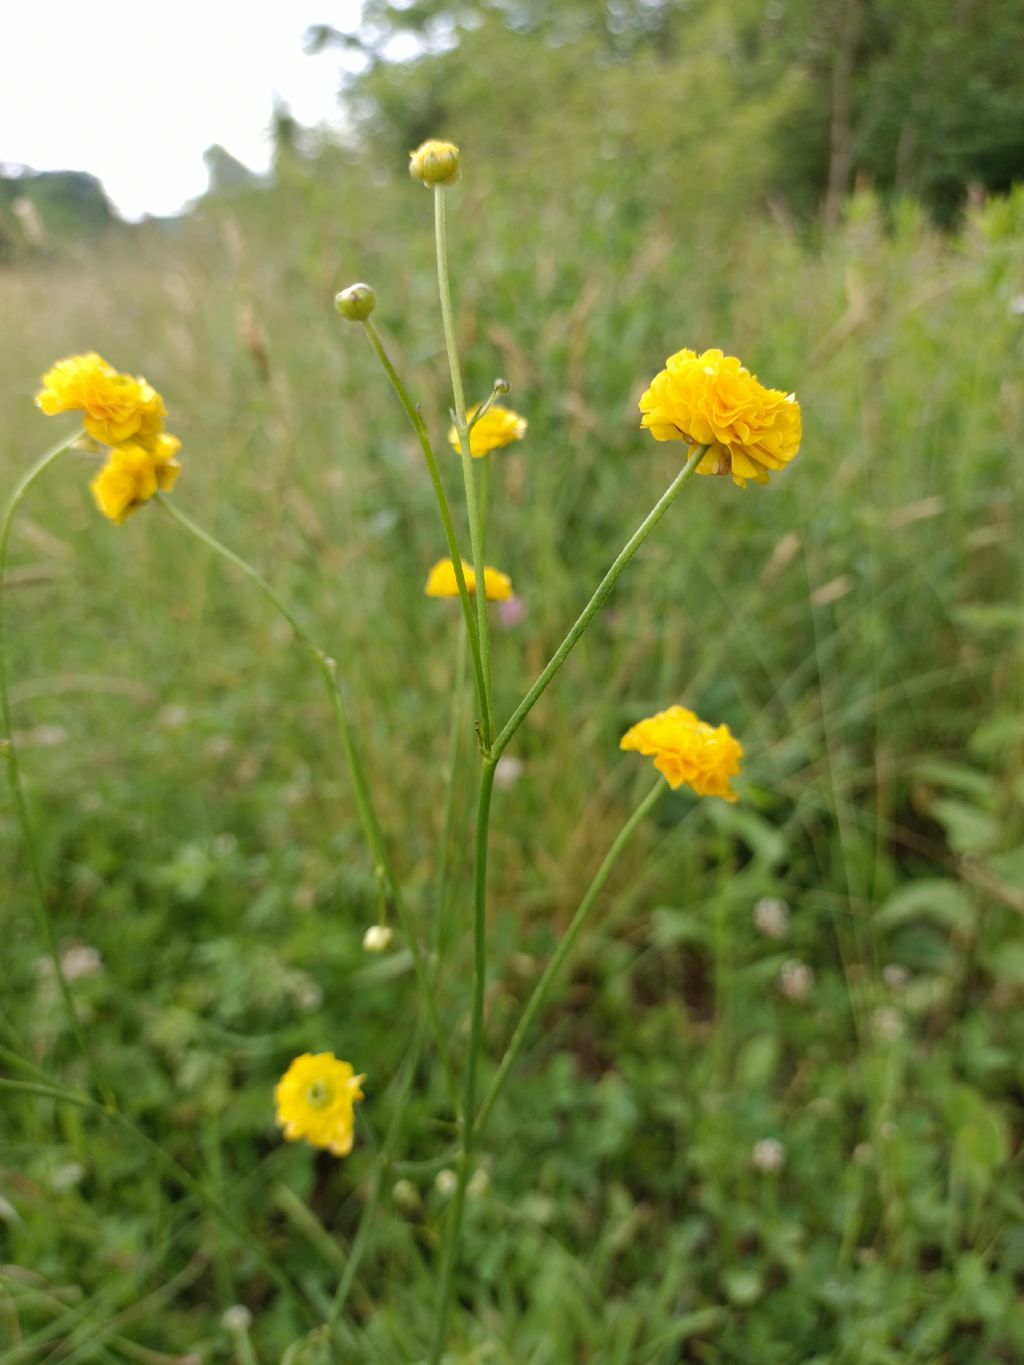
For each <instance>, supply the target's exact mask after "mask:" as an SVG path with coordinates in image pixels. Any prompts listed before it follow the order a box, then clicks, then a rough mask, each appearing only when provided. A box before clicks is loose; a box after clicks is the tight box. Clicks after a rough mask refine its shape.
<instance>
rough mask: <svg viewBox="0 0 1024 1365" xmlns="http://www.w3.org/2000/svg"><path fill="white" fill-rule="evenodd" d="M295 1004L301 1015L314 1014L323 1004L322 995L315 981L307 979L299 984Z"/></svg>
mask: <svg viewBox="0 0 1024 1365" xmlns="http://www.w3.org/2000/svg"><path fill="white" fill-rule="evenodd" d="M295 1003H296V1004H297V1005H298V1007H299V1009H300V1010H301V1011H302V1013H303V1014H314V1013H315V1012H316V1011H317V1010H318V1009H319V1008H320V1006H321V1005H322V1004H323V1003H324V993H323V991H322V990H321V989H320V987H319V986H318V985H317V984H316V982H315V981H311V980H310V979H309V978H308V977H307V978H306V979H305V980H303V981H300V982H299V985H298V989H297V990H296V992H295Z"/></svg>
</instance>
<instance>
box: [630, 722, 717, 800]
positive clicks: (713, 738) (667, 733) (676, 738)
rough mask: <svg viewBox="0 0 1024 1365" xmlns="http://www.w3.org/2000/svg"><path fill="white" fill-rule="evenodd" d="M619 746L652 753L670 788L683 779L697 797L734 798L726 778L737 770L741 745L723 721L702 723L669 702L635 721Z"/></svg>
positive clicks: (646, 753) (655, 764)
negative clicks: (715, 723)
mask: <svg viewBox="0 0 1024 1365" xmlns="http://www.w3.org/2000/svg"><path fill="white" fill-rule="evenodd" d="M619 748H620V749H634V750H636V752H637V753H640V754H645V755H646V756H647V757H649V758H650V757H653V758H654V766H655V767H656V768H657V770H658V772H660V773H663V774H664V776H665V778H666V779H667V781H668V785H669V786H670V787H671V788H672V790H673V791H675V789H676V788H677V787H681V786H682V785H683V784H684V783H685V784H686V785H687V786H688V787H692V788H693V790H694V791H695V792H696V793H697V795H698V796H720V797H721V798H722V799H723V801H735V800H737V799H738V798H737V795H736V793H735V792H734V791H732V790H731V788H730V786H729V778H730V777H735V776H736V775H737V774H738V773H739V770H740V759H741V758H742V757H743V745H742V744H740V743H739V741H738V740H736V739H733V737H732V735H731V734H730V733H729V727H728V726H727V725H719V726H718V727H717V728H716V727H715V726H712V725H708V724H707V723H706V722H705V721H702V720H701V719H700V718H699V717H698V716H696V715H694V713H693V712H692V711H688V710H687V709H686V707H685V706H670V707H669V709H668V710H667V711H659V712H658V714H657V715H656V716H648V717H647V719H646V720H641V721H639V722H638V723H637V724H636V725H634V726H633V727H632V729H630V730H627V731H626V733H625V734H624V735H623V736H622V740H621V742H620V744H619Z"/></svg>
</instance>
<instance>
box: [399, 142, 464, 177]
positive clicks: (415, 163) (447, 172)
mask: <svg viewBox="0 0 1024 1365" xmlns="http://www.w3.org/2000/svg"><path fill="white" fill-rule="evenodd" d="M409 174H410V175H411V176H412V178H413V179H414V180H422V181H423V183H424V185H454V184H455V182H456V181H457V180H458V178H459V175H460V174H461V171H460V167H459V149H458V147H456V145H455V143H454V142H440V141H439V140H438V139H437V138H436V137H431V138H428V139H427V140H426V142H421V143H420V145H419V146H418V147H417V148H416V150H415V151H414V152H410V153H409Z"/></svg>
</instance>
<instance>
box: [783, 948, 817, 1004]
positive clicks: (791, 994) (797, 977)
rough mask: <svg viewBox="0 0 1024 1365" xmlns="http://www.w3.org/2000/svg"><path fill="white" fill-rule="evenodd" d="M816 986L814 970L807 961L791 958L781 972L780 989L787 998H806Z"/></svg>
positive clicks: (784, 964)
mask: <svg viewBox="0 0 1024 1365" xmlns="http://www.w3.org/2000/svg"><path fill="white" fill-rule="evenodd" d="M813 986H814V972H813V971H812V970H811V968H810V967H808V966H807V964H806V963H805V962H797V960H796V959H795V958H790V960H789V961H788V962H784V963H783V964H782V970H781V971H780V972H779V990H780V991H781V992H782V994H783V995H784V996H785V997H786V999H787V1000H798V1001H799V1000H806V999H807V997H808V996H809V995H810V993H811V990H812V988H813Z"/></svg>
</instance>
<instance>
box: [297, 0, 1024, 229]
mask: <svg viewBox="0 0 1024 1365" xmlns="http://www.w3.org/2000/svg"><path fill="white" fill-rule="evenodd" d="M308 43H309V46H310V48H311V50H321V49H323V48H324V47H325V46H330V45H335V46H340V47H342V48H344V49H345V50H346V51H347V52H348V53H349V54H350V55H352V54H355V55H356V56H358V58H359V62H358V66H359V70H358V71H357V72H356V73H355V74H350V76H349V77H348V79H347V81H346V83H345V91H346V97H347V99H348V100H349V101H350V103H351V104H352V105H353V108H354V110H355V112H356V114H357V116H358V117H360V118H361V119H362V121H363V124H364V126H367V127H368V131H369V130H372V134H373V136H374V138H375V139H378V140H380V139H382V138H383V139H385V140H388V141H390V143H391V144H392V146H394V147H396V148H397V147H400V148H401V149H403V150H404V149H406V148H408V147H410V146H414V145H415V144H416V143H417V142H418V141H420V140H421V139H422V138H424V137H426V136H429V135H431V134H434V133H437V132H438V131H439V130H440V131H447V132H448V133H449V134H451V135H455V134H456V133H458V135H459V136H460V137H461V138H463V139H464V137H465V134H464V130H465V129H467V128H469V129H472V130H473V136H474V138H476V139H477V140H478V141H479V143H480V147H479V150H480V151H482V152H484V153H485V154H487V155H492V154H493V152H494V151H495V147H494V146H493V145H491V144H494V143H503V144H505V145H504V146H503V147H502V148H501V150H502V151H503V152H504V153H506V154H508V155H511V156H512V158H513V160H518V158H519V157H520V156H535V155H536V154H537V150H538V143H540V144H545V143H547V141H548V134H550V133H551V132H553V131H554V129H555V128H556V127H557V128H558V129H559V130H560V136H561V142H562V149H561V155H562V156H563V157H564V156H565V154H566V151H567V150H568V151H570V152H571V153H572V154H578V153H579V152H580V151H581V150H582V149H585V150H586V154H587V155H589V156H591V157H593V156H595V155H598V156H610V157H614V156H615V155H616V149H617V148H621V147H622V146H623V145H624V144H629V145H630V146H631V147H632V148H633V149H634V151H635V153H636V154H637V155H641V156H643V157H644V159H645V160H646V161H647V162H648V164H649V165H659V166H662V167H664V166H666V165H667V166H670V167H672V168H673V170H674V171H675V173H676V174H678V173H679V171H680V169H681V168H683V167H685V166H686V165H688V164H689V158H690V157H692V156H693V155H694V154H696V155H697V163H698V166H699V168H700V169H701V170H702V171H705V172H707V171H710V173H711V182H710V184H706V183H704V182H702V190H704V191H705V197H707V191H715V190H716V189H724V190H725V191H726V204H725V207H726V208H727V209H729V210H730V211H731V210H733V209H734V208H735V207H736V206H737V203H738V202H739V200H741V199H743V198H744V197H745V198H746V201H747V203H750V202H751V201H752V200H753V199H754V198H756V197H757V196H759V195H761V194H764V193H774V194H776V195H781V196H782V197H784V198H785V199H786V200H788V202H789V203H790V204H791V205H792V206H793V207H795V208H796V209H797V210H798V211H800V212H802V213H813V212H814V211H816V210H818V209H819V208H820V209H821V211H822V213H823V215H824V216H825V218H826V219H827V220H834V219H835V218H836V217H837V216H838V214H839V212H840V208H841V205H842V203H843V200H844V198H845V196H846V194H848V193H849V191H850V190H851V189H852V187H853V185H854V184H855V183H856V182H857V181H859V180H860V181H863V180H869V181H871V182H873V183H874V184H876V185H877V186H878V187H879V188H880V189H882V190H885V191H889V192H898V193H915V194H919V195H921V196H922V197H923V198H924V199H926V201H927V202H928V203H929V204H930V206H931V207H932V209H933V210H934V211H935V213H936V215H937V216H938V217H939V218H940V219H941V220H944V221H945V220H948V219H949V218H951V217H952V216H953V215H954V214H955V212H956V210H957V208H958V206H959V204H960V203H962V202H963V199H964V197H965V194H966V191H967V187H968V186H969V185H971V184H972V183H975V182H976V183H978V184H980V185H982V186H985V187H987V188H989V189H992V190H1004V189H1006V188H1007V187H1008V186H1009V185H1010V184H1012V183H1013V182H1014V181H1016V180H1019V179H1021V178H1024V61H1022V60H1021V54H1022V53H1024V0H900V3H899V4H895V3H893V2H892V0H785V2H784V0H560V3H559V4H557V5H551V4H548V3H546V0H462V3H451V0H412V3H389V2H388V0H366V3H365V4H364V6H363V14H362V21H361V23H360V24H359V25H358V26H357V27H356V28H354V29H353V30H351V31H347V32H343V31H340V30H338V29H334V28H331V27H330V26H328V25H317V26H315V27H314V28H313V29H311V30H310V32H309V34H308ZM698 125H699V127H700V130H701V136H702V138H703V147H702V148H695V146H694V143H693V139H692V138H688V137H687V131H688V130H689V131H690V132H692V131H693V130H694V128H695V127H696V126H698ZM509 130H513V131H514V134H515V136H514V138H509V137H508V136H507V134H508V132H509ZM755 144H756V145H755ZM665 155H668V156H670V157H672V159H671V160H670V161H668V162H665V161H662V160H660V158H661V157H662V156H665ZM740 177H742V179H740ZM690 188H691V191H692V185H691V187H690ZM741 189H744V190H745V191H746V195H745V196H744V195H743V194H740V193H739V191H740V190H741Z"/></svg>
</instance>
